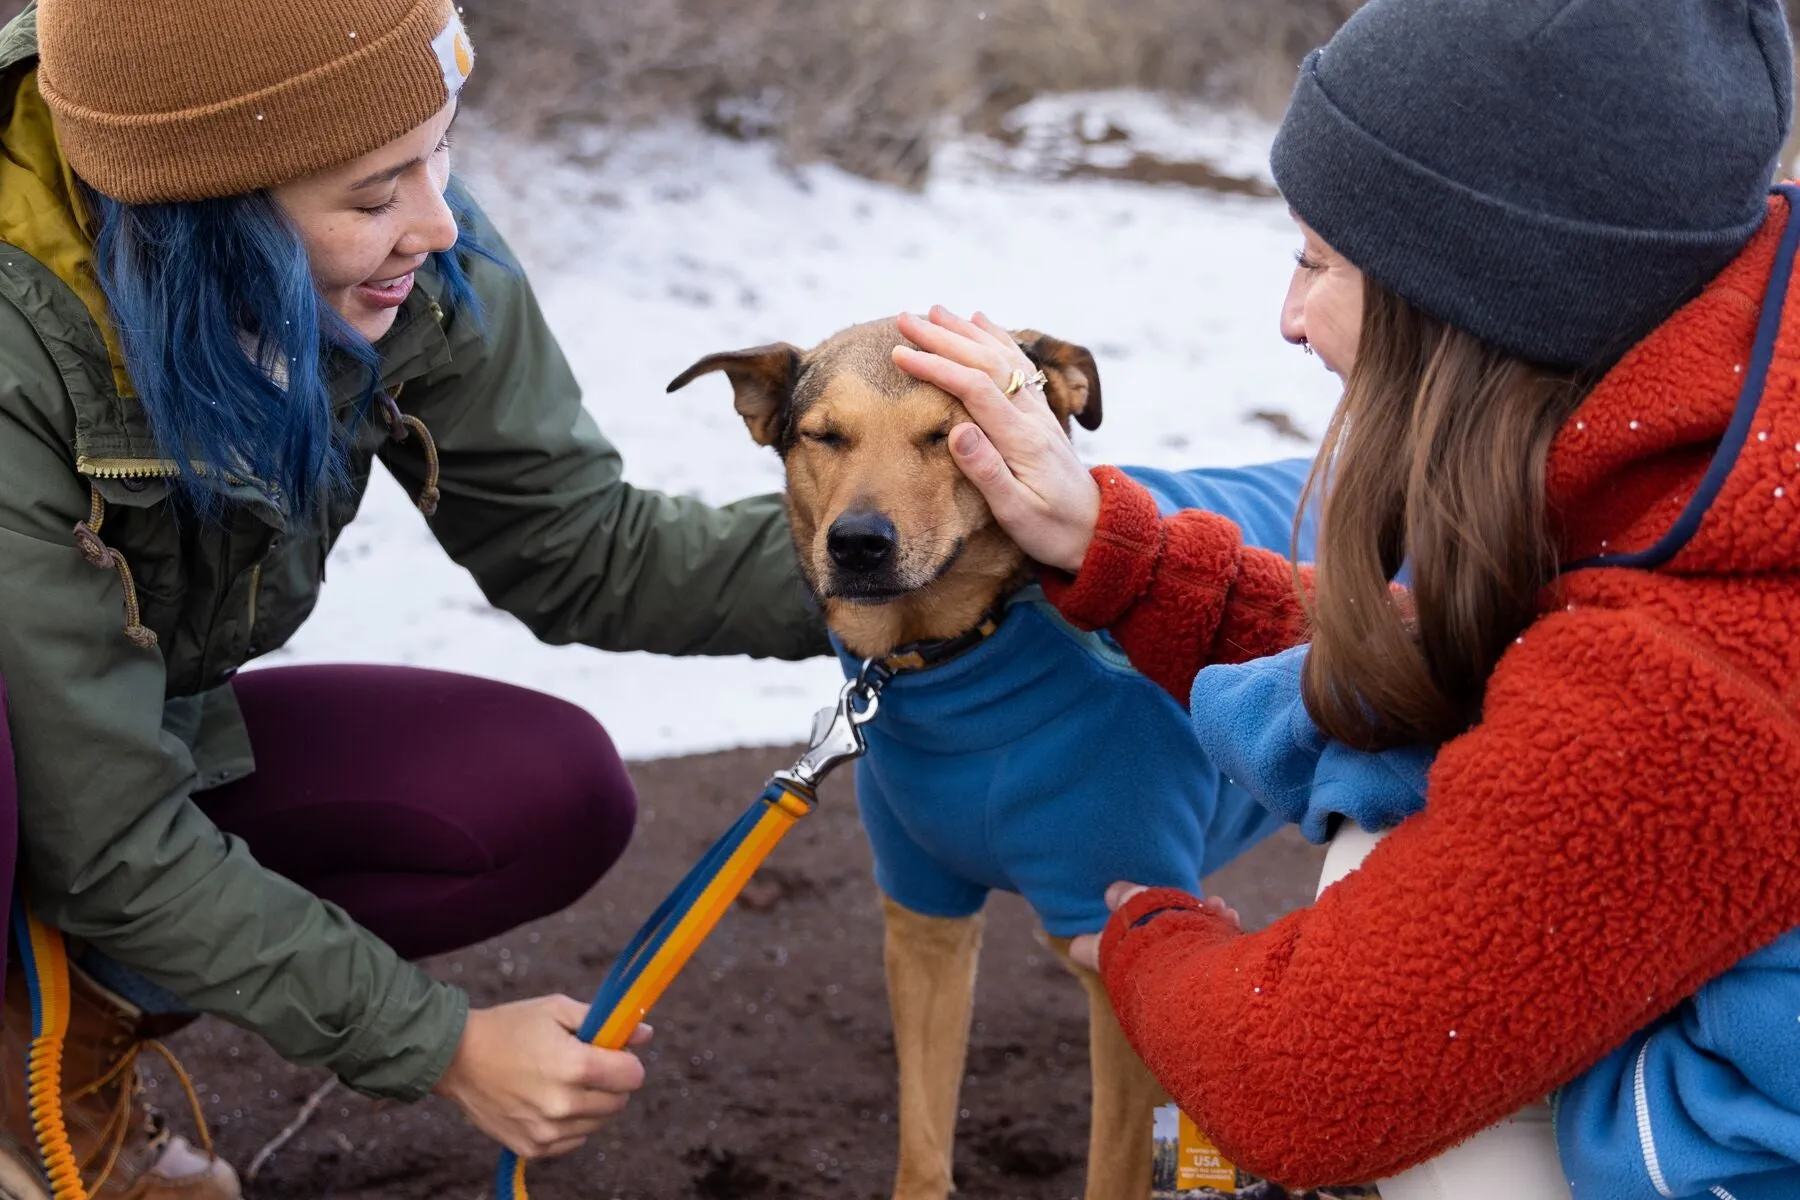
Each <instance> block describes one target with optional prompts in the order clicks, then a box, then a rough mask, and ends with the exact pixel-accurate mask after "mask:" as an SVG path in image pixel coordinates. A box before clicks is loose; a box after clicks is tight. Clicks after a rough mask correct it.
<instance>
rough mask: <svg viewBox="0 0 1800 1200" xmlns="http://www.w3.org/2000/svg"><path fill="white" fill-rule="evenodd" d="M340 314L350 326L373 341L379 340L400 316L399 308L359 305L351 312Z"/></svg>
mask: <svg viewBox="0 0 1800 1200" xmlns="http://www.w3.org/2000/svg"><path fill="white" fill-rule="evenodd" d="M338 315H339V316H341V317H343V318H344V322H345V323H346V324H347V325H349V326H350V328H352V329H354V330H356V332H358V333H360V334H362V335H363V337H364V338H365V339H367V340H368V341H371V342H379V341H380V340H381V339H382V338H384V337H386V336H387V335H388V331H389V330H391V329H393V327H394V322H395V321H396V320H397V319H398V318H399V316H400V310H399V309H397V308H365V307H363V306H361V305H357V306H356V309H355V310H353V311H351V312H347V313H346V312H340V313H339V314H338Z"/></svg>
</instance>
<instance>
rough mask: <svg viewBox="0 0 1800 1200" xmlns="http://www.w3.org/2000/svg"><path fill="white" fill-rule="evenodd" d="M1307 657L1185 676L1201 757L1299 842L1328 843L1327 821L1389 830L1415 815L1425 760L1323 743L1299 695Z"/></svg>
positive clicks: (1297, 652)
mask: <svg viewBox="0 0 1800 1200" xmlns="http://www.w3.org/2000/svg"><path fill="white" fill-rule="evenodd" d="M1307 649H1308V648H1307V647H1306V646H1296V647H1294V648H1293V649H1292V650H1287V651H1284V652H1283V653H1281V654H1276V655H1272V656H1270V657H1268V658H1262V659H1257V660H1256V661H1254V662H1248V663H1234V664H1220V665H1214V666H1210V667H1206V668H1204V669H1203V670H1202V671H1201V672H1200V673H1199V674H1198V675H1197V676H1195V678H1194V690H1193V691H1192V693H1190V695H1189V697H1188V715H1189V717H1190V719H1191V720H1192V722H1193V726H1194V732H1195V734H1196V736H1198V738H1199V740H1200V745H1201V748H1202V749H1203V750H1205V752H1206V755H1207V757H1208V758H1210V759H1211V760H1212V761H1213V762H1214V763H1215V764H1217V765H1218V768H1219V770H1220V772H1221V773H1223V774H1224V776H1225V777H1226V778H1227V779H1229V780H1231V781H1232V782H1233V783H1236V784H1237V785H1238V786H1239V787H1242V788H1243V789H1244V790H1245V791H1247V792H1249V793H1250V795H1251V796H1253V797H1254V798H1255V799H1256V801H1257V803H1259V804H1261V805H1262V806H1263V807H1264V808H1266V809H1268V810H1269V811H1270V812H1272V813H1274V814H1275V815H1276V816H1278V817H1280V818H1281V819H1282V820H1284V821H1288V822H1290V823H1292V824H1296V825H1299V826H1300V832H1301V833H1302V834H1303V835H1305V837H1306V838H1307V840H1309V841H1312V842H1318V843H1322V842H1325V841H1327V840H1329V839H1330V837H1331V833H1332V828H1333V826H1334V825H1335V823H1336V822H1335V818H1337V817H1348V818H1350V819H1351V820H1353V821H1355V822H1356V823H1357V824H1358V825H1361V826H1362V827H1363V828H1364V829H1368V830H1371V831H1379V830H1382V829H1388V828H1391V827H1392V826H1394V825H1397V824H1399V823H1400V822H1401V821H1402V820H1404V819H1405V818H1407V817H1409V816H1411V815H1412V814H1413V813H1416V812H1418V811H1419V810H1420V809H1421V808H1423V807H1424V805H1425V777H1426V772H1427V771H1428V770H1429V769H1430V766H1431V761H1432V757H1433V755H1432V753H1431V751H1429V750H1426V749H1423V748H1419V747H1403V748H1401V749H1398V750H1388V751H1384V752H1382V753H1380V754H1369V753H1364V752H1363V751H1359V750H1353V749H1351V748H1350V747H1348V746H1345V745H1344V744H1342V743H1341V742H1335V741H1331V740H1329V739H1327V738H1326V737H1325V735H1324V734H1322V733H1320V732H1319V728H1318V726H1316V725H1314V724H1313V721H1312V717H1311V716H1310V715H1308V713H1307V711H1306V703H1305V701H1304V700H1302V699H1301V695H1300V670H1301V668H1302V666H1304V665H1305V662H1306V653H1307Z"/></svg>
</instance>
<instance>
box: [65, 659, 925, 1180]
mask: <svg viewBox="0 0 1800 1200" xmlns="http://www.w3.org/2000/svg"><path fill="white" fill-rule="evenodd" d="M888 678H890V673H889V672H888V671H887V670H885V669H884V668H883V667H881V666H878V665H876V664H875V663H874V662H873V661H868V662H864V663H863V667H862V670H861V671H860V672H858V673H857V675H856V676H855V678H853V679H851V680H849V681H848V682H846V683H845V684H844V687H843V690H842V691H841V692H839V693H838V702H837V705H836V706H835V707H834V708H827V709H823V710H821V711H820V712H819V714H818V716H816V717H815V718H814V719H813V737H812V745H811V746H810V747H809V748H808V749H807V751H806V753H805V754H804V755H802V756H801V758H800V761H799V762H797V763H795V764H794V766H793V767H791V768H790V769H788V770H786V771H777V772H776V773H775V774H774V775H773V776H772V777H771V778H770V779H769V782H768V786H767V787H765V788H764V789H763V793H762V795H760V796H758V797H757V799H756V803H754V804H752V805H751V806H750V809H749V810H748V811H747V812H745V813H744V815H743V816H742V817H739V818H738V820H737V823H736V824H734V825H733V826H732V827H731V828H730V829H729V830H727V831H726V833H725V836H723V837H721V838H720V839H719V840H718V841H717V842H716V843H714V844H713V847H712V849H710V850H708V851H707V853H706V855H705V857H703V858H702V859H701V860H700V861H699V862H698V863H696V864H695V865H694V868H693V869H692V870H691V871H689V872H688V874H687V876H686V878H684V879H683V880H682V881H681V883H680V884H679V885H677V887H676V888H675V890H674V891H673V892H671V893H670V894H669V896H668V898H667V899H666V900H664V901H663V902H662V904H661V905H660V906H659V907H658V908H657V910H656V911H655V912H654V913H652V914H651V915H650V919H649V920H648V921H646V922H644V924H643V926H642V927H641V928H640V929H639V930H638V931H637V933H636V935H634V936H633V937H632V939H631V941H630V942H628V943H627V944H626V946H625V949H624V950H623V951H621V952H620V954H619V957H618V959H617V960H616V961H615V962H614V963H613V966H612V970H611V971H609V972H607V975H606V979H605V980H604V981H602V983H601V984H600V989H599V991H598V992H597V993H596V994H595V996H594V1002H593V1003H592V1004H591V1005H589V1007H588V1012H587V1017H586V1018H585V1019H584V1020H583V1021H582V1023H581V1028H580V1029H579V1030H578V1031H577V1035H576V1036H578V1037H580V1038H581V1039H582V1040H583V1041H585V1042H589V1043H591V1044H592V1045H595V1046H598V1047H600V1048H601V1049H603V1050H619V1049H622V1048H623V1047H624V1046H625V1043H626V1041H627V1039H629V1038H630V1037H631V1035H632V1033H633V1031H635V1030H636V1029H637V1027H638V1024H639V1023H640V1022H641V1021H642V1020H643V1019H644V1017H645V1016H647V1015H648V1014H649V1012H650V1009H651V1007H652V1006H653V1005H654V1004H655V1003H656V1002H657V1000H658V999H660V998H661V997H662V994H663V992H664V991H666V990H667V989H668V986H669V985H670V984H671V983H673V982H674V980H675V976H676V975H677V974H679V973H680V971H681V968H682V967H684V966H686V965H687V962H688V960H689V959H691V958H692V957H693V956H694V953H695V951H697V950H698V949H699V948H700V944H701V943H702V942H704V941H705V940H706V937H707V935H708V934H710V933H711V932H712V931H713V927H714V926H716V925H717V924H718V923H719V920H720V918H722V917H723V916H724V915H725V913H726V911H727V910H728V909H729V908H730V907H731V904H732V902H733V901H734V900H736V899H737V896H738V894H739V893H740V892H742V891H743V890H744V885H745V884H747V883H749V882H750V877H751V875H753V874H755V872H756V869H757V867H759V866H761V865H762V862H763V860H764V859H766V858H768V856H769V853H770V851H772V850H774V849H775V846H776V845H777V843H779V842H780V841H781V839H782V838H783V837H785V836H786V835H787V832H788V830H790V829H792V828H793V827H794V825H795V824H796V823H797V822H798V821H799V820H800V819H801V818H802V817H804V816H806V815H807V814H808V813H810V812H812V810H813V805H814V804H815V803H816V802H817V797H816V789H817V787H818V783H819V781H820V780H821V779H823V778H824V777H825V776H826V775H827V774H828V773H829V772H830V771H831V770H832V769H833V768H834V767H836V766H838V765H840V764H842V763H845V762H848V761H850V760H851V759H854V758H859V757H861V755H862V754H863V751H864V749H865V744H864V742H863V736H862V731H861V726H863V725H864V724H867V723H868V722H869V721H870V720H871V719H873V718H874V716H875V711H876V709H877V708H878V707H879V706H880V701H881V688H882V686H883V685H884V684H885V683H886V682H887V680H888ZM859 701H860V702H861V707H858V702H859ZM494 1196H495V1200H528V1198H527V1194H526V1191H525V1160H524V1159H522V1158H520V1157H519V1156H518V1155H516V1154H514V1153H513V1152H512V1151H510V1150H507V1151H503V1152H502V1153H501V1155H500V1163H499V1166H498V1167H497V1168H496V1170H495V1172H494ZM59 1200H60V1198H59Z"/></svg>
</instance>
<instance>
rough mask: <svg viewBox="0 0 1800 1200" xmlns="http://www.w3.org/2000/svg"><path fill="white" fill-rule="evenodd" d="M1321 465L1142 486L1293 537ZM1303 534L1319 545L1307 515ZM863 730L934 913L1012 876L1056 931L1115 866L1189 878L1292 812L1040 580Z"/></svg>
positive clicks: (891, 873)
mask: <svg viewBox="0 0 1800 1200" xmlns="http://www.w3.org/2000/svg"><path fill="white" fill-rule="evenodd" d="M1306 473H1307V463H1306V462H1305V461H1303V460H1296V461H1292V462H1282V463H1272V464H1268V465H1266V466H1259V467H1249V468H1244V469H1216V470H1200V471H1189V472H1182V473H1172V472H1164V471H1152V470H1143V471H1139V472H1136V474H1137V477H1138V479H1139V482H1138V483H1134V485H1133V486H1134V487H1136V488H1138V489H1139V490H1138V492H1137V494H1138V495H1141V496H1142V497H1144V499H1145V502H1146V503H1147V504H1148V505H1149V506H1150V508H1151V511H1152V512H1153V513H1154V512H1156V511H1158V509H1159V506H1160V508H1161V509H1162V510H1166V511H1170V512H1174V511H1176V510H1178V509H1182V508H1186V507H1191V506H1196V505H1206V506H1208V507H1210V508H1212V509H1214V510H1216V511H1221V512H1226V513H1229V514H1231V515H1232V517H1233V518H1235V519H1236V520H1237V521H1239V522H1240V523H1241V526H1242V528H1243V529H1244V530H1245V532H1246V536H1248V537H1249V538H1250V539H1251V540H1252V541H1253V543H1255V544H1258V545H1261V546H1265V547H1281V548H1282V552H1283V553H1285V551H1286V549H1287V547H1288V546H1289V544H1290V542H1291V541H1292V540H1293V537H1294V528H1293V526H1294V511H1295V509H1296V507H1297V505H1298V501H1299V495H1300V491H1301V489H1302V487H1303V486H1304V483H1305V480H1306ZM1299 546H1300V552H1301V553H1302V554H1305V555H1309V556H1310V554H1311V553H1312V527H1311V524H1310V523H1308V524H1307V525H1305V526H1304V527H1303V528H1302V529H1301V532H1300V543H1299ZM839 656H840V658H841V659H842V661H843V663H844V668H845V670H846V672H849V673H854V671H855V670H856V666H857V661H856V660H855V659H853V658H852V657H850V656H849V655H848V654H845V653H844V652H843V650H842V648H841V647H840V649H839ZM863 732H864V735H865V736H866V737H867V738H868V742H869V752H868V754H867V755H866V756H865V757H864V758H862V759H861V760H860V761H859V762H858V763H857V765H856V794H857V802H858V804H859V805H860V807H861V810H862V818H863V826H864V828H865V829H866V830H867V831H868V834H869V840H870V843H871V844H872V846H873V848H874V852H875V878H876V882H877V883H878V884H879V885H880V887H881V889H882V891H883V892H884V893H885V894H886V895H887V896H888V897H889V898H891V899H892V900H894V901H895V902H896V903H898V904H900V905H901V906H903V907H905V908H908V909H910V910H912V911H913V912H917V913H922V914H924V915H926V916H934V917H961V916H968V915H970V914H972V913H975V912H977V911H979V910H980V908H981V906H982V905H983V903H985V901H986V899H987V894H988V892H989V891H991V890H993V889H996V888H998V889H1000V890H1002V891H1009V892H1017V893H1019V894H1020V895H1022V896H1024V897H1025V899H1026V900H1027V901H1028V902H1030V904H1031V906H1032V908H1033V909H1034V910H1035V911H1036V912H1037V915H1038V917H1039V919H1040V920H1041V921H1042V922H1043V925H1044V928H1045V930H1046V931H1047V932H1049V933H1050V934H1051V935H1052V936H1054V937H1074V936H1076V935H1078V934H1083V933H1093V932H1095V931H1097V930H1099V929H1100V928H1101V927H1102V926H1104V925H1105V924H1106V919H1107V909H1106V904H1105V901H1104V895H1105V892H1106V888H1107V885H1108V884H1110V883H1112V882H1113V881H1114V880H1116V879H1145V880H1149V881H1152V882H1155V883H1158V884H1165V885H1168V886H1171V887H1178V888H1189V889H1191V888H1194V887H1197V886H1198V885H1199V882H1200V880H1201V879H1202V878H1203V877H1204V876H1206V875H1207V874H1209V873H1210V872H1212V871H1213V870H1215V869H1217V868H1218V867H1220V866H1223V865H1224V864H1225V863H1227V862H1229V861H1231V860H1232V859H1233V858H1235V857H1236V856H1237V855H1238V854H1240V853H1242V852H1243V851H1244V850H1246V849H1248V848H1249V847H1250V846H1251V845H1253V844H1255V843H1256V842H1257V841H1259V840H1260V839H1261V838H1263V837H1265V836H1267V835H1268V834H1269V833H1270V832H1272V831H1273V830H1274V829H1276V828H1278V827H1279V826H1280V821H1279V820H1277V819H1276V818H1274V817H1272V816H1271V815H1270V814H1269V813H1268V812H1266V811H1265V810H1264V809H1263V808H1262V807H1261V806H1260V805H1258V804H1257V803H1256V802H1255V801H1254V800H1252V799H1251V798H1250V797H1249V795H1248V794H1247V793H1246V792H1245V791H1244V790H1243V789H1242V788H1236V787H1232V786H1230V785H1228V784H1226V783H1225V782H1224V780H1223V779H1222V778H1221V776H1220V774H1219V771H1218V769H1217V768H1216V767H1215V766H1213V764H1212V763H1210V762H1208V761H1207V759H1206V757H1205V755H1203V754H1202V753H1201V752H1200V748H1199V744H1198V743H1197V741H1196V740H1195V737H1194V734H1193V730H1192V729H1191V727H1190V726H1189V724H1188V717H1187V711H1186V709H1185V707H1184V706H1183V705H1181V704H1180V703H1178V702H1176V700H1175V699H1174V698H1173V697H1171V696H1170V695H1169V693H1168V692H1166V691H1165V690H1164V689H1162V688H1161V687H1159V686H1157V685H1156V684H1155V683H1153V682H1151V681H1150V680H1147V679H1145V678H1144V677H1143V676H1142V675H1140V674H1139V673H1138V672H1137V671H1135V670H1133V669H1132V667H1131V666H1130V664H1129V663H1128V661H1127V660H1126V658H1125V655H1124V654H1123V653H1122V652H1121V651H1120V650H1119V649H1118V648H1117V647H1116V646H1115V645H1113V644H1112V643H1111V642H1110V641H1109V640H1108V639H1106V638H1103V637H1100V636H1097V635H1095V634H1091V633H1083V632H1081V631H1079V630H1077V629H1075V628H1073V627H1072V626H1071V625H1070V624H1069V623H1068V622H1067V621H1066V620H1064V619H1063V618H1062V617H1060V616H1059V615H1058V614H1057V613H1056V611H1055V609H1053V608H1052V607H1051V606H1050V605H1049V604H1048V603H1047V602H1046V601H1045V600H1044V598H1043V596H1042V594H1041V592H1039V590H1038V589H1037V588H1036V587H1030V588H1027V589H1025V590H1024V591H1022V592H1020V593H1018V594H1017V595H1014V596H1013V597H1011V599H1010V602H1009V604H1008V608H1007V612H1006V615H1005V618H1004V619H1003V620H1002V621H1001V623H1000V627H999V629H998V630H996V631H995V633H994V634H993V635H992V636H991V637H989V638H987V639H986V640H985V641H983V642H982V643H981V644H980V645H978V646H977V647H975V648H974V649H973V650H970V651H968V652H966V653H964V654H962V655H959V656H958V657H956V658H954V659H951V660H950V661H949V662H947V663H944V664H942V665H941V666H937V667H933V668H932V669H930V670H928V671H919V672H914V673H908V674H901V675H898V676H896V677H895V678H894V679H893V680H892V681H891V682H890V683H889V684H888V685H887V687H886V688H885V689H884V690H883V692H882V695H881V719H880V720H878V721H874V722H871V723H870V724H869V725H867V726H865V727H864V730H863ZM1097 737H1098V738H1102V739H1104V741H1103V744H1102V745H1101V746H1098V747H1096V745H1095V738H1097Z"/></svg>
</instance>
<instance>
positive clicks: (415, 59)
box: [38, 0, 455, 204]
mask: <svg viewBox="0 0 1800 1200" xmlns="http://www.w3.org/2000/svg"><path fill="white" fill-rule="evenodd" d="M454 12H455V10H454V8H453V7H452V5H451V2H450V0H418V3H416V4H415V5H413V7H412V8H411V9H410V10H408V12H407V13H406V15H405V16H404V17H403V18H402V19H401V20H400V22H399V23H398V24H396V25H395V26H393V27H392V28H391V29H389V30H388V31H387V32H385V33H383V34H382V35H381V36H379V37H374V38H370V39H369V40H368V44H367V45H365V46H360V47H358V48H357V49H355V50H354V51H352V52H350V53H348V54H345V55H344V56H343V57H341V58H338V59H336V60H334V61H332V62H329V63H326V64H324V65H322V66H318V67H315V68H313V69H312V70H309V71H306V72H304V73H302V74H298V75H295V76H293V77H291V78H289V79H284V80H282V81H281V82H280V83H278V84H276V85H275V86H273V87H268V88H264V89H262V90H260V91H256V92H252V93H249V94H247V95H243V96H235V97H232V98H231V99H229V100H226V101H223V102H221V103H217V104H210V105H206V106H203V107H198V108H190V109H183V110H180V111H175V112H165V113H150V114H130V115H120V114H114V113H106V112H100V111H97V110H95V109H93V108H90V107H86V106H83V105H82V104H80V103H77V102H76V101H75V100H73V99H72V98H71V97H69V96H67V95H66V94H64V93H62V92H60V91H59V90H58V87H57V80H56V78H55V76H54V75H53V74H52V73H51V72H50V71H49V70H48V69H46V68H45V67H44V66H43V65H40V69H39V74H38V85H39V88H40V89H41V90H42V92H43V94H44V99H45V101H46V102H47V103H49V105H50V107H51V111H52V114H53V119H54V121H55V124H56V133H57V140H58V143H59V144H60V145H61V147H62V151H63V153H64V154H65V155H66V156H67V157H68V160H69V165H70V166H71V167H73V168H74V170H75V173H76V174H77V175H79V176H81V178H82V179H84V180H85V181H86V182H87V183H88V184H89V185H90V186H92V187H94V188H95V189H97V190H98V191H100V192H101V193H103V194H104V195H107V196H110V197H112V198H113V199H115V200H120V201H123V202H125V203H128V204H153V203H167V202H176V201H190V200H205V199H210V198H214V197H220V196H232V195H237V194H240V193H244V192H252V191H256V190H258V189H262V188H269V187H274V186H276V185H278V184H282V183H287V182H289V181H291V180H294V179H299V178H301V177H303V176H306V175H311V174H313V173H315V172H317V171H322V170H326V169H328V168H330V167H334V166H338V165H341V164H343V163H347V162H351V161H353V160H355V159H358V158H361V157H362V156H363V155H365V154H367V153H369V152H370V151H372V150H377V149H379V148H380V147H382V146H384V145H386V144H388V143H389V142H391V141H393V140H395V139H396V138H399V137H401V136H403V135H404V134H406V133H408V132H410V131H411V130H414V129H417V128H418V127H419V126H420V125H423V124H424V123H425V122H426V121H429V120H430V119H431V118H432V117H433V116H434V115H435V114H437V113H439V112H441V111H442V110H443V108H444V106H445V105H447V104H448V103H449V102H450V94H449V90H448V88H447V86H446V84H445V81H444V76H443V72H442V69H441V68H440V66H439V65H438V62H437V60H436V58H435V57H434V55H433V53H432V49H431V41H432V39H433V38H434V37H435V36H437V35H438V34H439V33H440V32H441V31H442V30H443V28H444V27H445V25H446V23H447V22H448V21H450V20H451V19H452V18H453V17H454Z"/></svg>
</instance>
